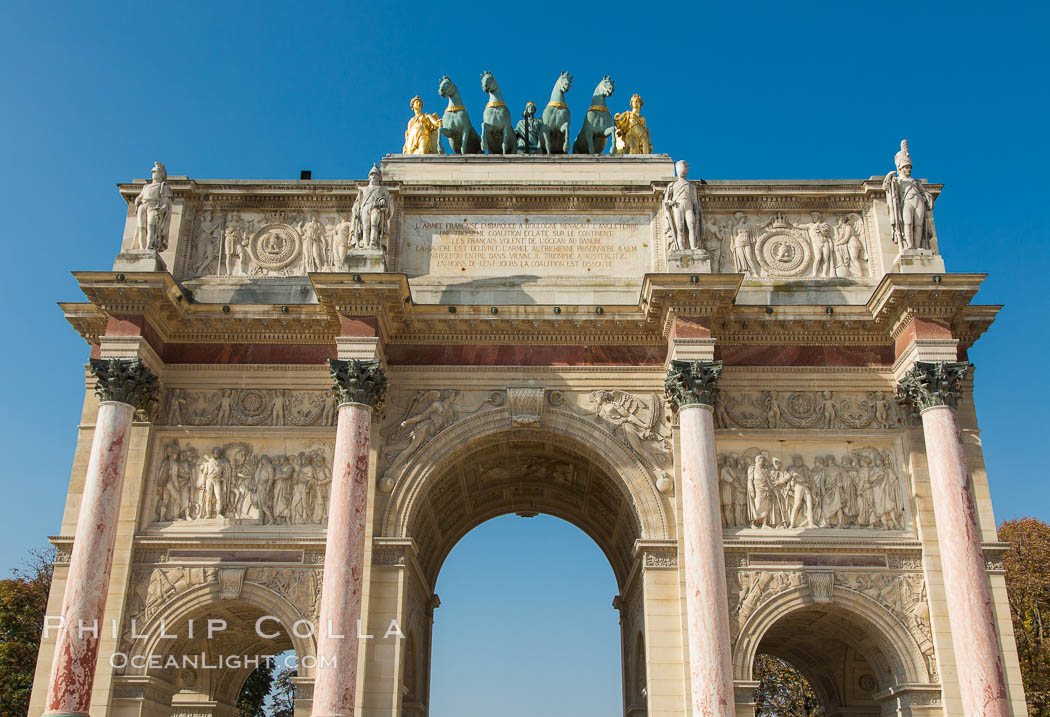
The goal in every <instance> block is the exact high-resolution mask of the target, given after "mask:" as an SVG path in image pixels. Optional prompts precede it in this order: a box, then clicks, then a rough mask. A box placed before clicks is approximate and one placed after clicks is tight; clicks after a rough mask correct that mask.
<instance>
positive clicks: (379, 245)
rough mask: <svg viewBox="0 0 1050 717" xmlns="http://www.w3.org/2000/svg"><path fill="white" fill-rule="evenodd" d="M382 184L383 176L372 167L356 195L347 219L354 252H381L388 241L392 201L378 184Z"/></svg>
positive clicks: (392, 207)
mask: <svg viewBox="0 0 1050 717" xmlns="http://www.w3.org/2000/svg"><path fill="white" fill-rule="evenodd" d="M382 181H383V173H382V172H381V171H380V170H379V167H377V166H376V165H374V164H373V165H372V169H371V171H369V172H368V184H367V185H365V186H364V187H361V188H360V189H359V190H358V191H357V199H355V200H354V207H353V210H352V219H351V222H352V223H353V228H354V248H356V249H384V248H385V247H386V242H387V239H389V237H390V219H391V217H393V215H394V200H393V197H391V196H390V191H389V190H388V189H387V188H386V187H384V186H383V185H382V184H380V182H382Z"/></svg>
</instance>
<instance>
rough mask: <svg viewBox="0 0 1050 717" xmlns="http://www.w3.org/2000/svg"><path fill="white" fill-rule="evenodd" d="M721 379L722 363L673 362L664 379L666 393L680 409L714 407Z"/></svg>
mask: <svg viewBox="0 0 1050 717" xmlns="http://www.w3.org/2000/svg"><path fill="white" fill-rule="evenodd" d="M721 377H722V362H721V361H672V362H671V365H670V368H668V369H667V378H666V379H664V391H665V393H666V395H667V398H669V399H671V402H672V403H673V404H674V405H675V407H676V408H679V409H682V408H685V407H686V406H693V405H705V406H713V405H714V403H715V395H716V394H717V393H718V379H719V378H721Z"/></svg>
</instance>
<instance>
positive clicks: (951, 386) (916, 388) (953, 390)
mask: <svg viewBox="0 0 1050 717" xmlns="http://www.w3.org/2000/svg"><path fill="white" fill-rule="evenodd" d="M971 367H972V364H970V363H968V362H966V361H916V362H915V364H914V365H913V366H912V367H911V369H910V370H909V371H908V372H907V373H905V374H904V375H903V376H901V379H900V381H898V382H897V396H898V397H899V398H900V399H902V400H903V401H905V402H907V403H908V404H909V405H911V406H914V407H915V408H916V409H917V410H919V411H922V410H925V409H927V408H933V407H934V406H949V407H950V408H955V407H956V406H957V405H958V403H959V395H960V394H961V393H962V389H961V387H960V384H961V383H962V382H963V380H964V379H965V378H966V374H967V373H968V372H969V370H970V368H971Z"/></svg>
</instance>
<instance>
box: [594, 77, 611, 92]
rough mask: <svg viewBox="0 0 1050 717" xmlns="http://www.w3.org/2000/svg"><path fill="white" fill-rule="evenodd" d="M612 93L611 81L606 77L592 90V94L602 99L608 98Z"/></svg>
mask: <svg viewBox="0 0 1050 717" xmlns="http://www.w3.org/2000/svg"><path fill="white" fill-rule="evenodd" d="M612 93H613V81H612V78H611V77H609V76H608V75H606V76H605V77H603V78H602V81H601V82H599V83H598V86H597V87H595V88H594V94H595V95H600V96H602V97H608V96H609V95H611V94H612Z"/></svg>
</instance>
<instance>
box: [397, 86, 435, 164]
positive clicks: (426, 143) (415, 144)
mask: <svg viewBox="0 0 1050 717" xmlns="http://www.w3.org/2000/svg"><path fill="white" fill-rule="evenodd" d="M409 105H410V106H411V108H412V114H413V116H412V119H410V120H409V121H408V127H407V128H406V129H405V146H404V148H403V149H402V150H401V152H402V153H403V154H440V153H441V144H440V143H439V141H438V140H439V139H440V137H441V118H440V117H438V116H437V113H436V112H435V113H433V114H427V113H426V112H424V111H423V100H422V99H420V97H419V95H416V96H415V97H413V98H412V101H411V102H410V103H409Z"/></svg>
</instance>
